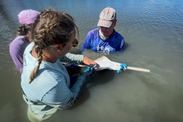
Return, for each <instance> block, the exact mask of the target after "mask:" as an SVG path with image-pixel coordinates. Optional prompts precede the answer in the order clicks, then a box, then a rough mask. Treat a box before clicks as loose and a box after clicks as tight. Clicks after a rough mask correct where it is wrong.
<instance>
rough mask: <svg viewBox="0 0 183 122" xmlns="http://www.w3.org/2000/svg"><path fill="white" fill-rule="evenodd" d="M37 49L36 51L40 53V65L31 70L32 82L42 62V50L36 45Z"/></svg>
mask: <svg viewBox="0 0 183 122" xmlns="http://www.w3.org/2000/svg"><path fill="white" fill-rule="evenodd" d="M35 51H36V53H37V55H38V65H37V66H36V67H35V68H34V69H33V71H32V72H31V75H30V81H29V83H31V82H32V81H33V80H34V79H35V77H36V75H37V73H38V70H39V67H40V65H41V62H42V50H41V49H40V48H39V47H38V46H36V47H35Z"/></svg>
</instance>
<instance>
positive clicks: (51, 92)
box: [21, 9, 92, 121]
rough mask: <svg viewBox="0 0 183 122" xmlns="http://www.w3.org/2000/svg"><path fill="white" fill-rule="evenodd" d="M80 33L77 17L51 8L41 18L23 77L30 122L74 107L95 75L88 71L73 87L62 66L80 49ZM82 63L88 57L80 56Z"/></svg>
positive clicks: (37, 23)
mask: <svg viewBox="0 0 183 122" xmlns="http://www.w3.org/2000/svg"><path fill="white" fill-rule="evenodd" d="M76 32H77V26H76V25H75V23H74V21H73V18H72V17H71V16H70V15H68V14H66V13H62V12H57V11H54V10H51V9H48V10H44V11H42V12H41V13H40V15H39V16H38V18H37V20H36V22H35V27H34V32H33V39H34V42H32V43H31V44H29V45H28V46H27V48H26V50H25V52H24V62H23V72H22V75H21V87H22V90H23V93H24V94H23V98H24V100H25V101H26V103H27V104H28V118H29V120H30V121H42V120H45V119H47V118H49V117H50V116H51V115H52V114H53V113H55V112H56V110H57V109H59V108H68V107H70V106H72V104H73V103H74V101H75V100H76V98H77V96H78V93H79V91H80V88H81V86H82V85H83V84H84V83H85V82H86V77H87V76H88V75H90V74H91V72H92V70H90V69H89V70H87V71H86V72H84V73H83V74H81V75H80V76H79V77H78V78H77V79H76V81H75V83H74V84H73V85H72V86H70V77H69V75H68V72H67V70H66V68H65V67H64V66H63V65H62V64H61V63H60V60H59V59H60V57H64V56H65V55H66V54H67V55H69V54H68V52H69V51H70V50H71V48H72V47H73V46H76V45H75V44H76V43H77V40H76V39H75V37H76ZM68 57H69V56H68ZM71 59H72V58H71ZM82 60H84V57H83V56H82V57H81V56H80V59H78V61H82Z"/></svg>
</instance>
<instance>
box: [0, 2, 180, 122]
mask: <svg viewBox="0 0 183 122" xmlns="http://www.w3.org/2000/svg"><path fill="white" fill-rule="evenodd" d="M106 6H111V7H113V8H115V9H116V11H117V19H118V21H117V27H116V30H117V31H118V32H119V33H121V34H122V35H123V36H124V38H125V40H126V42H127V43H128V47H127V48H126V50H125V51H124V52H123V53H114V54H110V55H107V57H108V58H110V59H111V60H113V61H117V62H125V63H127V64H128V65H129V66H135V67H142V68H147V69H150V70H151V72H150V73H142V72H136V71H124V72H122V73H120V74H117V73H116V72H113V71H102V72H100V73H98V74H96V75H95V77H94V78H92V80H91V82H90V83H89V84H88V85H87V86H86V87H84V88H83V90H82V91H81V95H80V97H79V98H78V101H77V102H76V103H75V105H74V106H73V107H72V108H70V109H68V110H61V111H58V112H57V113H56V114H54V115H53V117H51V118H50V119H49V120H47V122H101V121H105V122H112V121H113V122H182V121H183V116H182V114H183V104H182V103H183V75H182V72H183V63H182V62H183V40H182V39H183V34H182V30H183V21H182V18H183V1H182V0H159V1H156V0H115V1H113V0H100V1H98V0H91V1H89V0H67V1H64V0H44V1H37V0H31V1H30V0H13V1H12V0H1V2H0V25H1V28H0V42H1V45H0V57H1V58H0V62H1V65H0V72H1V73H0V81H1V82H0V88H1V93H0V97H1V100H0V121H1V122H18V121H19V122H27V121H28V120H27V116H26V111H27V110H26V109H27V106H26V104H25V103H24V101H23V99H22V96H21V88H20V74H19V72H18V71H17V70H16V68H15V66H14V64H13V62H12V60H11V58H10V56H9V52H8V49H9V43H10V42H11V40H12V39H13V38H14V37H15V34H16V28H17V27H18V20H17V14H18V13H19V12H20V11H21V10H23V9H29V8H31V9H35V10H42V9H45V8H54V9H56V10H62V11H65V12H67V13H69V14H71V15H72V16H74V18H75V21H76V23H77V25H78V27H79V30H80V44H79V46H78V47H77V48H76V49H75V50H78V49H79V48H80V46H81V44H82V43H83V40H84V38H85V36H86V34H87V32H88V31H89V30H91V29H94V28H96V24H97V22H98V15H99V13H100V11H101V10H102V9H103V8H104V7H106ZM84 54H85V55H87V56H89V57H91V58H93V59H95V58H98V57H100V56H101V55H103V54H98V53H93V52H91V51H85V52H84Z"/></svg>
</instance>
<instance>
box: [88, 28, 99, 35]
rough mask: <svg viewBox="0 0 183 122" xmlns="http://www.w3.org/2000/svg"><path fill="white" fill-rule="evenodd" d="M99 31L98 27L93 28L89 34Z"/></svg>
mask: <svg viewBox="0 0 183 122" xmlns="http://www.w3.org/2000/svg"><path fill="white" fill-rule="evenodd" d="M95 33H98V28H95V29H92V30H90V31H89V32H88V34H95Z"/></svg>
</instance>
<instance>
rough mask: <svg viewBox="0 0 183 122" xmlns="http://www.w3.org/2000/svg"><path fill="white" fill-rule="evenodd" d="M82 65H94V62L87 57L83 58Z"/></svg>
mask: <svg viewBox="0 0 183 122" xmlns="http://www.w3.org/2000/svg"><path fill="white" fill-rule="evenodd" d="M83 63H84V64H86V65H96V62H95V61H93V60H92V59H90V58H88V57H87V56H84V58H83Z"/></svg>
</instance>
